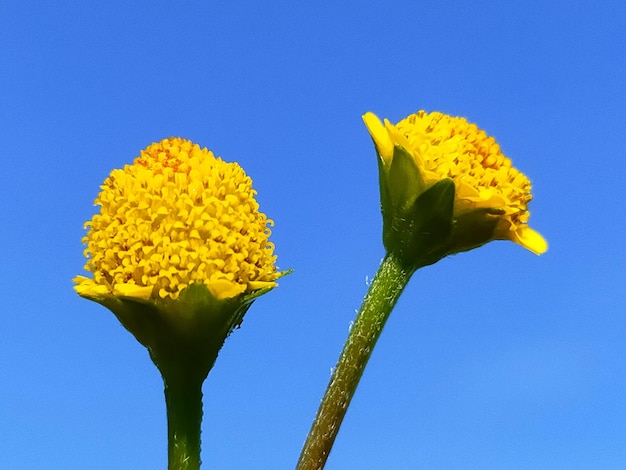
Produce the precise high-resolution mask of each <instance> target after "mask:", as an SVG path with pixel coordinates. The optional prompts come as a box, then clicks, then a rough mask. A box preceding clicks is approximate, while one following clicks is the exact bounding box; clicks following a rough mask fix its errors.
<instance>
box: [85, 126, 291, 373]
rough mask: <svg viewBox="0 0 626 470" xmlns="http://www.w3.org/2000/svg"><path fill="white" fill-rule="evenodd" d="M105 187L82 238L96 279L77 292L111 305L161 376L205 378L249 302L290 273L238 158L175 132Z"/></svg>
mask: <svg viewBox="0 0 626 470" xmlns="http://www.w3.org/2000/svg"><path fill="white" fill-rule="evenodd" d="M101 189H102V191H101V192H100V194H99V195H98V197H97V199H96V201H95V203H96V205H97V206H100V211H99V213H98V214H96V215H94V216H93V218H92V219H91V221H89V222H87V223H86V224H85V228H87V235H86V236H85V237H84V239H83V242H84V243H85V244H86V245H87V247H86V249H85V256H86V257H87V258H88V260H87V263H86V265H85V269H86V270H87V271H89V272H91V273H92V274H93V277H91V278H89V277H85V276H78V277H76V278H75V279H74V282H75V283H76V285H75V286H74V288H75V290H76V292H77V293H78V294H79V295H81V296H82V297H85V298H87V299H89V300H93V301H95V302H98V303H100V304H102V305H103V306H105V307H107V308H108V309H109V310H111V311H112V312H113V313H114V314H115V315H116V317H117V318H118V319H119V321H120V322H121V323H122V324H123V325H124V327H125V328H126V329H127V330H129V331H130V332H131V333H132V334H133V335H134V336H135V338H137V340H138V341H139V342H140V343H141V344H143V345H144V346H146V347H147V348H148V351H149V352H150V356H151V358H152V360H153V361H154V363H155V364H156V365H157V367H158V368H159V370H160V371H161V373H162V374H163V376H164V377H165V378H168V377H169V378H171V377H174V376H177V377H178V376H182V375H185V376H187V377H193V379H194V380H204V377H206V374H207V373H208V371H209V370H210V368H211V367H212V365H213V363H214V361H215V359H216V357H217V354H218V351H219V350H220V348H221V346H222V344H223V343H224V340H225V339H226V337H227V336H228V335H229V334H230V333H231V332H232V330H233V329H234V328H236V327H237V326H239V324H240V323H241V322H242V320H243V316H244V315H245V313H246V311H247V310H248V308H249V307H250V305H251V304H252V302H253V301H254V300H255V299H256V298H257V297H259V296H260V295H262V294H264V293H266V292H268V291H269V290H271V289H272V288H274V287H275V286H276V279H278V278H279V277H280V276H281V275H283V274H285V273H280V272H278V271H277V269H276V266H275V261H276V256H275V255H274V253H273V252H274V245H273V244H272V243H271V242H270V241H269V236H270V229H269V226H270V225H272V221H271V220H269V219H268V218H267V217H266V216H265V214H263V213H262V212H260V211H259V205H258V203H257V202H256V200H255V198H254V196H255V194H256V191H255V190H254V189H252V181H251V180H250V178H249V177H248V176H246V174H245V173H244V171H243V169H242V168H241V167H240V166H239V165H238V164H237V163H226V162H224V161H223V160H222V159H221V158H216V157H215V156H214V155H213V154H212V153H211V152H210V151H209V150H207V149H206V148H200V147H199V146H198V145H196V144H194V143H192V142H190V141H188V140H184V139H180V138H170V139H165V140H163V141H161V142H158V143H153V144H152V145H150V146H149V147H148V148H146V149H145V150H143V151H142V152H141V154H140V155H139V157H137V158H136V159H135V161H134V163H133V164H132V165H126V166H125V167H124V168H123V169H118V170H113V171H112V172H111V174H110V176H109V177H108V178H107V179H106V180H105V181H104V184H103V185H102V186H101Z"/></svg>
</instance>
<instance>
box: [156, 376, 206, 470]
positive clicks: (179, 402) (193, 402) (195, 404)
mask: <svg viewBox="0 0 626 470" xmlns="http://www.w3.org/2000/svg"><path fill="white" fill-rule="evenodd" d="M163 381H164V382H165V405H166V407H167V440H168V470H199V469H200V427H201V423H202V380H200V381H198V380H197V379H192V380H189V377H184V376H180V375H177V376H175V377H171V376H170V377H165V376H164V378H163Z"/></svg>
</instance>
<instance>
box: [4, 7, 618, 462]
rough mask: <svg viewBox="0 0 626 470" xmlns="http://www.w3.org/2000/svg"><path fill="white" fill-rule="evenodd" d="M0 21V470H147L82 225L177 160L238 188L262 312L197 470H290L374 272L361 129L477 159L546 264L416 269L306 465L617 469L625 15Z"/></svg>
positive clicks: (376, 227) (58, 14)
mask: <svg viewBox="0 0 626 470" xmlns="http://www.w3.org/2000/svg"><path fill="white" fill-rule="evenodd" d="M367 3H368V2H356V1H348V2H334V1H333V2H330V1H322V2H287V1H279V2H253V1H231V2H204V1H191V0H187V1H180V2H171V3H165V2H159V1H156V2H154V1H150V2H148V1H137V2H120V1H110V2H83V1H73V0H72V1H63V2H32V1H17V0H8V1H3V2H2V3H1V4H0V64H2V65H1V66H0V67H1V68H0V90H1V92H0V119H1V123H2V124H1V125H0V138H1V141H2V146H1V147H0V155H1V158H2V164H3V171H2V172H0V183H1V184H0V213H1V214H2V218H3V223H2V226H1V227H2V228H1V229H0V243H1V245H0V246H1V247H2V253H3V262H2V264H1V265H0V286H1V287H0V289H1V291H2V298H3V304H2V305H3V306H2V309H1V315H2V316H1V321H2V326H1V327H0V467H2V468H7V469H9V468H11V469H31V468H33V469H35V468H41V469H47V468H50V469H64V470H71V469H81V470H83V469H106V470H109V469H115V468H129V469H157V468H162V469H163V468H165V467H166V421H165V409H164V400H163V395H162V383H161V379H160V376H159V375H158V372H157V370H156V368H155V367H154V366H153V365H152V363H151V362H150V360H149V358H148V355H147V353H146V351H145V350H144V349H143V348H142V347H141V346H140V345H139V344H138V343H137V342H136V341H135V340H134V339H133V338H132V337H131V336H130V335H129V334H128V333H127V332H126V331H125V330H124V329H123V328H122V327H121V326H120V325H119V324H118V323H117V321H116V320H115V318H114V317H113V315H112V314H111V313H109V312H108V311H107V310H105V309H104V308H103V307H101V306H99V305H97V304H93V303H90V302H88V301H86V300H84V299H81V298H79V297H78V296H77V295H76V294H75V293H74V291H73V290H72V283H71V279H72V277H74V276H75V275H77V274H81V273H82V272H83V271H82V266H83V264H84V259H83V255H82V250H83V248H82V245H81V237H82V236H83V233H84V232H83V229H82V225H83V223H84V221H86V220H88V219H89V218H90V217H91V216H92V214H93V212H94V210H95V209H94V208H93V206H92V204H93V200H94V198H95V197H96V194H97V192H98V190H99V185H100V184H101V183H102V181H103V180H104V178H105V177H106V176H107V175H108V174H109V172H110V171H111V170H112V169H113V168H116V167H121V166H123V165H124V164H125V163H129V162H131V161H132V159H133V158H134V157H135V156H136V155H137V154H138V152H139V150H140V149H142V148H144V147H146V146H147V145H148V144H150V143H151V142H153V141H157V140H160V139H162V138H165V137H168V136H181V137H185V138H188V139H192V140H194V141H196V142H198V143H199V144H201V145H202V146H206V147H208V148H210V149H211V150H213V151H214V152H215V153H216V154H218V155H221V156H223V157H224V159H226V160H229V161H238V162H239V163H240V164H241V165H242V166H243V167H244V168H245V169H246V171H247V172H248V174H250V175H251V176H252V178H253V180H254V185H255V187H256V189H257V190H258V191H259V196H258V197H259V200H260V203H261V207H262V209H263V210H264V211H265V212H266V213H267V214H268V215H269V216H270V217H271V218H273V219H274V220H275V222H276V226H275V227H274V230H273V241H274V242H275V244H276V251H277V253H278V255H279V265H280V267H281V268H293V269H294V270H295V272H294V274H292V275H291V276H289V277H287V278H285V279H283V280H282V281H281V283H280V284H281V285H280V287H279V288H278V289H276V290H275V291H273V292H272V293H271V294H269V295H267V296H265V297H263V298H262V299H260V300H259V301H258V302H256V303H255V305H254V306H253V308H252V309H251V310H250V311H249V313H248V315H247V317H246V320H245V322H244V324H243V327H242V329H241V330H238V331H236V332H235V333H234V334H233V335H232V336H231V337H230V338H229V340H228V341H227V343H226V345H225V347H224V349H223V350H222V353H221V355H220V357H219V359H218V361H217V363H216V366H215V368H214V369H213V371H212V372H211V374H210V375H209V378H208V380H207V382H206V383H205V386H204V392H205V417H204V424H203V454H202V456H203V460H204V462H205V464H204V468H207V469H208V468H220V469H288V468H293V467H294V465H295V463H296V461H297V457H298V455H299V452H300V448H301V444H302V443H303V441H304V438H305V436H306V433H307V432H308V429H309V426H310V424H311V420H312V418H313V416H314V413H315V411H316V409H317V405H318V403H319V400H320V399H321V396H322V393H323V391H324V389H325V387H326V384H327V381H328V378H329V375H330V369H331V367H332V366H333V365H334V363H335V361H336V359H337V357H338V354H339V351H340V349H341V346H342V344H343V341H344V339H345V337H346V334H347V331H348V326H349V324H350V321H351V320H352V319H353V317H354V312H355V310H356V309H357V308H358V307H359V304H360V301H361V299H362V297H363V295H364V293H365V291H366V288H367V286H366V279H367V277H368V276H369V277H371V276H372V275H373V274H374V272H375V270H376V268H377V266H378V263H379V261H380V259H381V257H382V255H383V250H382V244H381V236H380V231H381V218H380V213H379V206H378V187H377V173H376V172H377V169H376V161H375V154H374V149H373V146H372V143H371V140H370V138H369V136H368V133H367V131H366V130H365V127H364V126H363V123H362V121H361V115H362V114H363V113H364V112H366V111H373V112H375V113H377V114H378V115H379V116H381V117H387V118H390V119H391V120H392V121H397V120H399V119H401V118H403V117H405V116H406V115H408V114H410V113H412V112H415V111H417V110H418V109H425V110H428V111H434V110H439V111H443V112H447V113H450V114H454V115H463V116H466V117H467V118H468V119H469V120H470V121H472V122H476V123H478V124H479V126H481V127H482V128H484V129H486V130H487V132H489V133H490V134H492V135H494V136H495V137H496V138H497V139H498V141H499V143H500V144H501V146H502V148H503V150H504V152H505V153H506V154H507V155H508V156H509V157H511V158H512V159H513V161H514V163H515V165H516V166H517V167H518V168H519V169H521V170H522V171H524V172H525V173H526V174H527V175H528V176H529V177H530V178H531V180H532V182H533V185H534V196H535V199H534V200H533V202H532V203H531V206H530V209H531V213H532V215H531V219H530V220H531V225H532V226H533V227H534V228H535V229H537V230H539V231H540V232H541V233H543V234H544V235H545V237H546V238H547V239H548V241H549V242H550V250H549V251H548V253H546V254H545V255H543V256H541V257H536V256H534V255H533V254H531V253H530V252H527V251H525V250H523V249H522V248H520V247H518V246H516V245H514V244H512V243H505V242H497V243H492V244H490V245H488V246H486V247H483V248H481V249H480V250H476V251H474V252H471V253H466V254H461V255H457V256H454V257H452V258H448V259H445V260H443V261H442V262H440V263H438V264H437V265H435V266H431V267H428V268H425V269H423V270H421V271H419V272H418V273H417V274H416V275H415V276H414V277H413V279H412V281H411V283H410V284H409V286H408V288H407V290H406V291H405V293H404V294H403V297H402V298H401V299H400V302H399V304H398V306H397V308H396V310H395V312H394V314H393V315H392V317H391V319H390V321H389V323H388V325H387V328H386V330H385V331H384V332H383V336H382V338H381V340H380V342H379V343H378V345H377V348H376V350H375V351H374V354H373V357H372V360H371V362H370V365H369V367H368V370H367V371H366V373H365V375H364V377H363V380H362V382H361V386H360V388H359V390H358V391H357V394H356V396H355V399H354V401H353V404H352V406H351V408H350V410H349V412H348V415H347V417H346V421H345V423H344V426H343V428H342V430H341V432H340V434H339V437H338V439H337V442H336V444H335V448H334V450H333V453H332V455H331V458H330V460H329V463H328V465H327V469H329V470H342V469H372V470H376V469H419V468H424V469H468V468H480V469H507V470H511V469H512V470H515V469H520V470H521V469H524V470H526V469H565V468H566V469H581V470H582V469H590V468H594V469H623V468H626V398H625V397H626V373H625V367H626V365H625V364H626V357H625V355H626V341H625V337H626V316H625V305H626V272H625V271H626V256H625V255H626V249H625V247H624V246H625V244H624V237H625V233H626V222H625V220H624V215H623V206H624V205H623V203H622V197H623V196H624V174H626V145H625V144H624V139H625V138H626V87H625V84H626V35H625V31H626V3H624V2H623V1H622V0H619V1H618V0H616V1H606V2H592V1H586V2H582V1H525V2H496V1H493V2H486V1H477V2H469V1H468V2H461V1H444V2H433V1H429V2H424V1H408V0H407V1H388V2H369V5H368V4H367Z"/></svg>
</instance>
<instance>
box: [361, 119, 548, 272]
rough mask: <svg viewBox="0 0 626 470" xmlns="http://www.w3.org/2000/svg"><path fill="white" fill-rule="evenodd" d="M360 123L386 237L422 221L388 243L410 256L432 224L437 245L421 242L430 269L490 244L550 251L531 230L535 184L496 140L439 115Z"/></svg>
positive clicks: (464, 122) (465, 123) (540, 251)
mask: <svg viewBox="0 0 626 470" xmlns="http://www.w3.org/2000/svg"><path fill="white" fill-rule="evenodd" d="M363 120H364V122H365V125H366V127H367V128H368V130H369V132H370V134H371V136H372V139H373V140H374V144H375V146H376V150H377V152H378V155H379V157H380V158H379V167H380V172H381V198H382V206H383V218H384V222H385V224H386V225H388V227H387V231H388V232H391V231H394V230H396V231H397V229H398V227H399V226H402V222H401V221H402V220H406V219H407V218H408V219H410V220H413V222H415V217H418V218H419V219H420V220H419V222H420V223H418V224H416V223H412V225H411V227H408V226H407V228H406V230H404V229H399V230H400V231H403V230H404V232H405V233H404V235H402V236H400V235H390V234H387V235H386V239H387V240H388V241H390V243H391V244H393V243H395V242H394V241H393V240H396V241H397V242H399V243H400V245H401V248H402V249H404V250H406V249H407V248H406V247H407V244H408V245H410V244H411V243H413V242H412V241H411V240H410V238H411V237H418V238H419V237H422V238H423V237H424V234H425V233H427V232H433V231H432V230H431V229H432V227H431V226H424V225H423V224H424V223H425V222H427V221H426V220H425V219H428V218H429V217H430V218H433V220H434V221H435V225H436V227H437V230H435V232H436V237H435V238H437V240H434V239H433V240H430V241H429V242H428V246H424V243H423V240H421V241H420V243H421V245H422V246H420V248H419V250H421V252H422V253H424V252H428V253H430V255H429V256H431V255H432V256H431V257H432V259H430V260H426V262H427V264H430V262H434V261H436V259H439V258H440V257H442V256H445V255H447V254H451V253H456V252H459V251H465V250H469V249H472V248H475V247H477V246H480V245H482V244H484V243H487V242H488V241H490V240H511V241H514V242H515V243H518V244H519V245H521V246H523V247H525V248H527V249H528V250H530V251H532V252H533V253H536V254H541V253H543V252H545V251H546V250H547V247H548V245H547V243H546V241H545V240H544V239H543V237H542V236H541V235H540V234H539V233H537V232H536V231H534V230H532V229H531V228H530V227H528V217H529V213H528V203H529V202H530V200H531V199H532V196H531V193H530V189H531V185H530V181H529V180H528V178H527V177H526V176H525V175H524V174H522V173H520V172H519V171H518V170H517V169H515V168H513V166H512V164H511V160H509V159H508V158H507V157H506V156H504V155H503V154H502V152H501V150H500V146H499V145H498V144H497V143H496V141H495V139H494V138H493V137H490V136H488V135H487V134H486V133H485V132H484V131H482V130H480V129H478V127H477V126H476V125H474V124H470V123H468V122H467V120H465V119H464V118H461V117H452V116H448V115H446V114H443V113H439V112H433V113H426V112H424V111H419V112H418V113H417V114H412V115H410V116H409V117H407V118H406V119H403V120H402V121H400V122H399V123H397V124H396V125H393V124H391V123H390V122H389V121H387V120H385V122H384V124H383V123H381V122H380V120H379V119H378V118H377V117H376V116H375V115H374V114H372V113H367V114H365V115H364V116H363ZM426 201H428V204H431V205H432V204H434V205H435V206H436V207H437V209H436V211H435V212H433V213H431V214H430V215H424V211H428V210H429V209H427V208H426V206H425V204H426ZM448 201H449V203H450V204H449V205H448V203H447V202H448ZM385 212H386V213H385ZM446 214H447V215H446ZM448 215H449V216H450V223H449V224H448V225H446V222H445V220H444V219H445V218H446V217H447V216H448ZM407 231H408V232H411V234H409V233H408V232H407ZM433 233H434V232H433ZM431 238H432V237H431ZM400 239H401V240H400ZM433 243H436V244H437V245H438V246H436V247H434V245H433ZM435 258H436V259H435ZM422 261H425V260H422ZM420 264H422V263H421V262H420Z"/></svg>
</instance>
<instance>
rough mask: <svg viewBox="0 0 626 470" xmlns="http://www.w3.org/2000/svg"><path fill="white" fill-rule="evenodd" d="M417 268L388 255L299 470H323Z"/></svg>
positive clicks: (348, 343)
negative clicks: (386, 327)
mask: <svg viewBox="0 0 626 470" xmlns="http://www.w3.org/2000/svg"><path fill="white" fill-rule="evenodd" d="M414 272H415V270H414V269H411V268H405V267H402V265H401V264H400V263H399V262H398V260H397V259H396V257H395V256H393V255H387V256H386V257H385V259H384V260H383V262H382V264H381V265H380V268H379V269H378V272H377V273H376V276H375V277H374V279H373V280H372V284H371V285H370V288H369V291H368V293H367V295H366V296H365V299H364V300H363V304H362V305H361V310H360V311H359V313H358V315H357V317H356V320H355V322H354V324H353V325H352V327H351V329H350V333H349V334H348V339H347V340H346V343H345V345H344V348H343V351H342V352H341V356H340V357H339V361H338V362H337V366H336V367H335V370H334V372H333V374H332V377H331V379H330V383H329V384H328V388H327V389H326V393H325V394H324V398H323V399H322V403H321V405H320V407H319V409H318V411H317V415H316V417H315V420H314V421H313V425H312V426H311V430H310V431H309V435H308V436H307V439H306V442H305V443H304V448H303V449H302V453H301V454H300V460H299V461H298V465H297V467H296V470H322V469H323V468H324V465H325V464H326V460H327V459H328V455H329V454H330V450H331V448H332V446H333V442H334V441H335V437H336V436H337V433H338V432H339V427H340V426H341V422H342V421H343V417H344V416H345V414H346V411H347V409H348V406H349V405H350V400H351V399H352V397H353V395H354V392H355V391H356V388H357V385H358V384H359V380H360V379H361V375H363V371H364V370H365V366H366V365H367V361H368V360H369V357H370V355H371V353H372V350H373V349H374V345H375V344H376V341H377V340H378V338H379V336H380V333H381V332H382V330H383V327H384V326H385V323H386V321H387V318H389V314H390V313H391V311H392V310H393V307H394V305H395V304H396V302H397V300H398V298H399V297H400V294H401V293H402V291H403V290H404V287H405V286H406V285H407V283H408V282H409V279H410V278H411V275H412V274H413V273H414Z"/></svg>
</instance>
